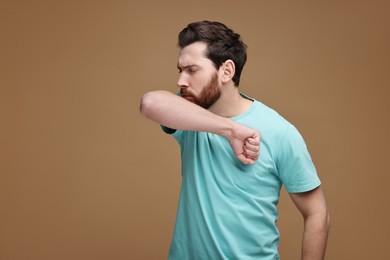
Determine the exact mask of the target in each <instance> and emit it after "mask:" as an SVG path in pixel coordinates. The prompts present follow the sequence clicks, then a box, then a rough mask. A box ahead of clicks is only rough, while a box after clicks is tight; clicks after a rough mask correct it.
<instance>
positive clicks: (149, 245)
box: [0, 0, 390, 260]
mask: <svg viewBox="0 0 390 260" xmlns="http://www.w3.org/2000/svg"><path fill="white" fill-rule="evenodd" d="M238 2H239V4H238ZM238 2H237V1H228V0H225V1H193V2H185V1H184V2H183V1H139V2H137V1H85V0H83V1H2V2H1V3H0V22H1V23H0V26H1V27H0V32H1V39H0V44H1V49H0V66H1V67H0V69H1V70H0V71H1V74H0V84H1V89H0V98H1V100H0V111H1V127H0V131H1V135H0V156H1V157H0V158H1V164H0V167H1V168H0V172H1V176H0V259H1V260H27V259H34V260H35V259H39V260H45V259H48V260H49V259H50V260H53V259H56V260H61V259H73V260H78V259H87V260H89V259H118V260H119V259H165V258H166V254H167V250H168V247H169V243H170V239H171V234H172V229H173V224H174V218H175V211H176V205H177V199H178V194H179V188H180V173H179V172H180V161H179V157H180V156H179V147H178V146H177V144H176V142H175V141H174V140H173V139H172V138H170V137H168V136H165V135H164V134H163V133H162V132H161V131H160V129H159V126H158V125H156V124H154V123H152V122H149V121H148V120H146V119H144V118H141V117H140V116H139V113H138V106H139V99H140V97H141V96H142V94H143V93H145V92H146V91H149V90H154V89H166V90H170V91H175V83H176V79H177V69H176V58H177V54H178V49H177V48H176V37H177V33H178V32H179V31H180V30H181V29H182V28H183V27H184V26H185V25H187V24H188V23H189V22H192V21H197V20H203V19H209V20H218V21H222V22H224V23H226V24H227V25H229V26H231V27H232V28H233V29H234V30H236V31H237V32H239V33H240V34H241V35H242V37H243V39H244V41H245V42H246V43H247V44H248V46H249V60H248V63H247V65H246V68H245V70H244V72H243V76H242V77H243V78H242V87H241V90H242V91H243V92H245V93H247V94H248V95H250V96H252V97H255V98H257V99H259V100H261V101H262V102H264V103H265V104H267V105H269V106H271V107H273V108H275V109H276V110H278V111H279V112H280V113H281V114H282V115H283V116H285V117H286V118H287V119H289V120H290V121H291V122H292V123H294V124H295V125H296V126H297V127H298V129H299V130H300V131H301V133H302V134H303V136H304V137H305V140H306V142H307V145H308V147H309V150H310V152H311V154H312V157H313V160H314V162H315V163H316V166H317V169H318V172H319V174H320V177H321V179H322V181H323V188H324V191H325V193H326V196H327V201H328V204H329V208H330V211H331V219H332V228H331V235H330V239H329V246H328V253H327V259H354V260H356V259H364V260H366V259H390V252H389V249H388V233H389V231H390V229H389V219H390V210H389V204H388V201H387V198H388V197H389V191H388V182H389V181H390V177H389V174H388V173H389V170H388V166H387V163H388V161H389V149H388V147H389V145H390V138H389V137H388V134H389V132H390V124H389V112H390V105H389V102H388V100H389V85H390V84H389V83H390V76H389V75H390V73H389V72H390V51H389V46H390V34H389V33H390V30H389V28H390V18H389V17H390V16H389V10H390V8H389V5H388V4H387V3H386V2H387V1H365V2H362V1H306V2H302V1H238ZM280 212H281V213H280V215H281V216H280V221H279V222H278V223H279V227H280V231H281V246H280V252H281V256H282V259H299V251H300V249H299V245H300V238H301V229H302V221H301V218H300V215H299V213H298V212H297V210H296V209H295V207H294V206H293V205H292V203H291V202H290V200H289V198H288V195H286V193H285V191H283V193H282V201H281V203H280Z"/></svg>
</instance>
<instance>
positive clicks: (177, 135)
mask: <svg viewBox="0 0 390 260" xmlns="http://www.w3.org/2000/svg"><path fill="white" fill-rule="evenodd" d="M161 129H162V130H163V131H164V132H165V133H166V134H169V135H172V136H173V137H174V138H175V139H176V140H177V141H178V142H179V143H180V139H181V136H182V133H183V131H182V130H176V129H172V128H169V127H166V126H163V125H161Z"/></svg>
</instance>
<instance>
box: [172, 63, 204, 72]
mask: <svg viewBox="0 0 390 260" xmlns="http://www.w3.org/2000/svg"><path fill="white" fill-rule="evenodd" d="M193 67H199V66H198V65H196V64H189V65H185V66H180V65H179V63H178V64H177V69H178V70H185V69H190V68H193Z"/></svg>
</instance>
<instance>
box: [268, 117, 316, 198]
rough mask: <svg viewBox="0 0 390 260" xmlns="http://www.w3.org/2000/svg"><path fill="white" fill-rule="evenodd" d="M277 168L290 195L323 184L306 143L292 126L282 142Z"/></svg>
mask: <svg viewBox="0 0 390 260" xmlns="http://www.w3.org/2000/svg"><path fill="white" fill-rule="evenodd" d="M276 167H277V168H278V172H279V177H280V179H281V180H282V182H283V184H284V186H285V187H286V190H287V191H288V192H290V193H297V192H306V191H310V190H313V189H314V188H316V187H318V186H319V185H320V184H321V181H320V179H319V178H318V175H317V171H316V169H315V166H314V163H313V161H312V159H311V157H310V154H309V151H308V150H307V147H306V144H305V141H304V140H303V138H302V136H301V134H300V133H299V132H298V130H297V129H296V128H295V127H294V126H293V125H291V124H289V125H288V127H287V130H286V132H285V134H284V135H283V137H282V139H281V141H280V146H279V150H278V153H277V156H276Z"/></svg>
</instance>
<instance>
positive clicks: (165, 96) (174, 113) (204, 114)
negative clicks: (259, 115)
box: [140, 91, 235, 137]
mask: <svg viewBox="0 0 390 260" xmlns="http://www.w3.org/2000/svg"><path fill="white" fill-rule="evenodd" d="M140 111H141V114H142V115H144V116H145V117H147V118H149V119H151V120H153V121H155V122H157V123H159V124H162V125H164V126H167V127H169V128H173V129H180V130H191V131H202V132H211V133H215V134H218V135H221V136H224V137H227V136H229V135H230V134H231V132H232V129H233V128H234V124H235V123H234V121H232V120H231V119H229V118H224V117H221V116H218V115H216V114H214V113H212V112H210V111H208V110H206V109H204V108H202V107H200V106H198V105H195V104H193V103H191V102H189V101H187V100H185V99H183V98H181V97H179V96H177V95H175V94H172V93H170V92H167V91H153V92H149V93H146V94H145V95H144V96H143V97H142V100H141V107H140Z"/></svg>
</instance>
